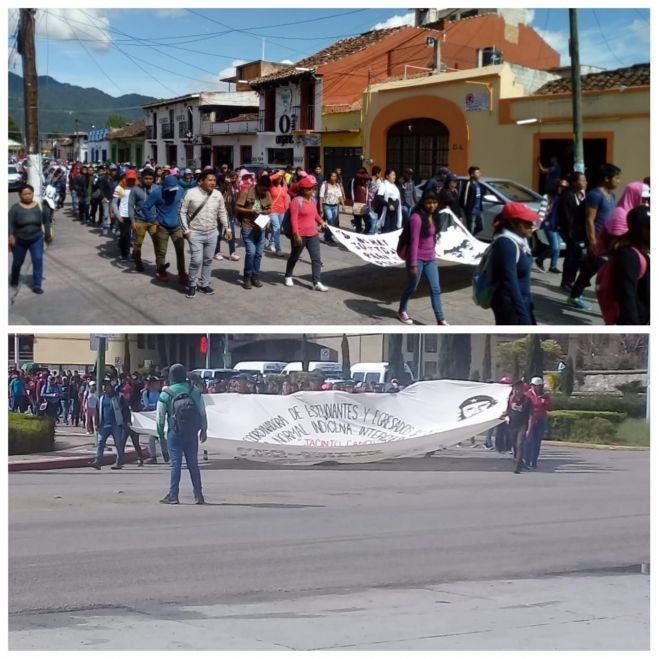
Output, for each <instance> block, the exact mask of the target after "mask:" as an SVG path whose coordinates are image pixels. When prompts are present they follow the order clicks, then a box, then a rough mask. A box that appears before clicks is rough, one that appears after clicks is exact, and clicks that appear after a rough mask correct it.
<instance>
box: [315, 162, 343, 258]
mask: <svg viewBox="0 0 659 659" xmlns="http://www.w3.org/2000/svg"><path fill="white" fill-rule="evenodd" d="M318 199H319V203H320V216H321V217H322V218H323V219H324V220H325V222H326V224H327V225H328V228H327V229H325V243H326V244H327V245H334V244H336V243H335V242H334V238H332V232H331V231H330V230H329V227H330V226H332V227H338V226H339V208H340V206H341V205H345V203H346V200H345V199H344V197H343V188H342V187H341V185H340V184H339V177H338V175H337V173H336V172H331V173H330V175H329V178H328V179H327V180H326V181H323V182H322V183H321V185H320V192H319V195H318Z"/></svg>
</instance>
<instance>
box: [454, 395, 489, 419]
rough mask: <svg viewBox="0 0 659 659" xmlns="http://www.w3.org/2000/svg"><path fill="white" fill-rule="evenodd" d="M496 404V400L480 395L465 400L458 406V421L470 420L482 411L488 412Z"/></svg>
mask: <svg viewBox="0 0 659 659" xmlns="http://www.w3.org/2000/svg"><path fill="white" fill-rule="evenodd" d="M496 404H497V402H496V400H494V398H492V397H491V396H483V395H481V396H472V397H471V398H467V400H465V401H464V402H462V403H461V404H460V416H459V417H458V421H464V420H465V419H470V418H471V417H473V416H476V415H477V414H480V413H481V412H483V411H484V410H489V409H490V407H494V406H495V405H496Z"/></svg>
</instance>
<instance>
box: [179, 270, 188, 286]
mask: <svg viewBox="0 0 659 659" xmlns="http://www.w3.org/2000/svg"><path fill="white" fill-rule="evenodd" d="M178 283H179V284H181V285H182V286H187V285H188V284H189V283H190V277H188V273H187V272H179V273H178Z"/></svg>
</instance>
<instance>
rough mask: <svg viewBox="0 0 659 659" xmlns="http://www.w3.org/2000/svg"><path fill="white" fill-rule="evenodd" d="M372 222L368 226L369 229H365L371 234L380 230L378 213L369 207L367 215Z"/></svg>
mask: <svg viewBox="0 0 659 659" xmlns="http://www.w3.org/2000/svg"><path fill="white" fill-rule="evenodd" d="M366 217H367V218H368V220H369V222H370V225H369V227H368V231H365V232H364V233H368V234H370V235H374V234H376V233H377V232H378V219H379V218H378V214H377V213H376V212H375V211H374V210H372V209H369V211H368V215H367V216H366Z"/></svg>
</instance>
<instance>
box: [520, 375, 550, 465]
mask: <svg viewBox="0 0 659 659" xmlns="http://www.w3.org/2000/svg"><path fill="white" fill-rule="evenodd" d="M544 386H545V383H544V380H543V379H542V377H540V376H539V375H536V376H534V377H532V378H531V390H530V391H529V392H528V396H529V398H530V399H531V402H532V403H533V427H532V429H531V434H530V435H529V438H528V440H527V442H526V451H525V454H524V463H525V464H526V466H527V467H528V468H529V469H537V468H538V457H539V456H540V447H541V446H542V440H543V439H544V438H545V437H546V435H547V430H548V429H549V412H550V411H551V409H552V402H551V398H550V396H549V394H548V393H546V392H545V388H544Z"/></svg>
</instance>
